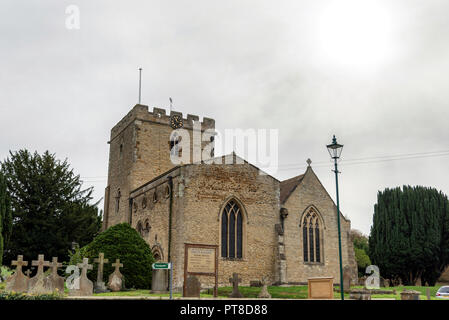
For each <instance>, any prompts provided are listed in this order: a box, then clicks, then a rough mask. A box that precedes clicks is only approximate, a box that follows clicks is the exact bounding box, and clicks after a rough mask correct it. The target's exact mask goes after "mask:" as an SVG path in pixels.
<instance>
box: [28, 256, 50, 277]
mask: <svg viewBox="0 0 449 320" xmlns="http://www.w3.org/2000/svg"><path fill="white" fill-rule="evenodd" d="M32 265H33V266H35V267H36V266H37V273H36V277H37V276H39V275H41V274H43V273H44V267H48V266H50V262H49V261H45V259H44V255H43V254H40V255H38V257H37V260H33V261H32Z"/></svg>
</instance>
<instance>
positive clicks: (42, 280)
mask: <svg viewBox="0 0 449 320" xmlns="http://www.w3.org/2000/svg"><path fill="white" fill-rule="evenodd" d="M31 264H32V265H33V266H35V267H36V266H37V272H36V275H35V276H34V277H32V278H31V279H30V281H28V293H31V294H49V293H52V290H49V289H48V287H47V286H46V282H47V281H46V276H45V274H44V267H48V266H50V261H45V259H44V255H43V254H40V255H38V259H37V260H33V261H32V263H31Z"/></svg>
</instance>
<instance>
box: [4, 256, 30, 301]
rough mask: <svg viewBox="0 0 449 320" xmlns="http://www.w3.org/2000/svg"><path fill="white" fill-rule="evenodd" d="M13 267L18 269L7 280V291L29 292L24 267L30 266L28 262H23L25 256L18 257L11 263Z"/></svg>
mask: <svg viewBox="0 0 449 320" xmlns="http://www.w3.org/2000/svg"><path fill="white" fill-rule="evenodd" d="M11 265H12V266H15V267H16V272H15V273H14V274H13V275H11V276H10V277H8V279H6V290H7V291H15V292H27V290H28V277H26V276H25V275H24V274H23V272H22V267H24V266H25V267H26V266H27V265H28V261H23V256H22V255H18V256H17V260H13V261H12V262H11Z"/></svg>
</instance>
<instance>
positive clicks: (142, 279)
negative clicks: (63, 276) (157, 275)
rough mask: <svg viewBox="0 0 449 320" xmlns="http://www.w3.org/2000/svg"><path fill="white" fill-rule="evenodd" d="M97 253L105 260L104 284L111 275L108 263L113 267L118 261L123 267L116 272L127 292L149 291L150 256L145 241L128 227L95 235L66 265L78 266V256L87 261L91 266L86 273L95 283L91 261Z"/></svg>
mask: <svg viewBox="0 0 449 320" xmlns="http://www.w3.org/2000/svg"><path fill="white" fill-rule="evenodd" d="M100 252H103V253H104V257H105V259H109V262H108V263H107V264H105V265H104V273H103V276H104V281H107V279H108V277H109V275H110V274H111V273H112V272H113V271H114V267H112V263H115V259H120V263H123V268H121V269H120V272H121V273H122V274H123V277H124V280H125V285H126V287H127V288H135V289H149V288H150V287H151V273H152V269H151V264H152V263H153V262H154V259H153V254H152V253H151V249H150V247H149V246H148V244H147V243H146V242H145V240H143V239H142V237H141V236H140V235H139V233H138V232H137V231H136V230H135V229H133V228H131V226H130V225H129V224H128V223H121V224H117V225H115V226H113V227H111V228H109V229H107V230H106V231H104V232H103V233H101V234H99V235H98V236H97V237H96V238H95V239H94V240H93V241H92V242H91V243H89V244H88V245H86V246H84V247H83V248H81V249H80V251H79V253H75V254H74V255H73V256H72V259H71V260H70V264H76V263H79V260H80V258H81V256H82V257H84V258H89V263H90V264H93V265H94V268H93V270H92V271H90V272H88V277H89V278H90V279H91V280H92V281H96V279H97V267H98V263H93V261H94V259H95V258H98V254H99V253H100Z"/></svg>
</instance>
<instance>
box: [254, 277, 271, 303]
mask: <svg viewBox="0 0 449 320" xmlns="http://www.w3.org/2000/svg"><path fill="white" fill-rule="evenodd" d="M260 282H261V284H262V290H260V292H259V295H258V296H257V297H258V298H262V299H271V294H270V293H269V292H268V287H267V285H268V281H267V278H265V277H263V278H262V280H261V281H260Z"/></svg>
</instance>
